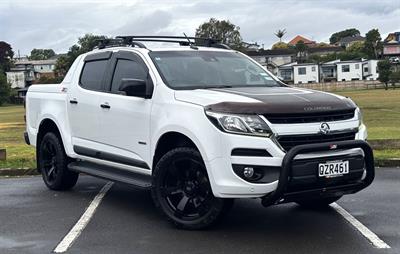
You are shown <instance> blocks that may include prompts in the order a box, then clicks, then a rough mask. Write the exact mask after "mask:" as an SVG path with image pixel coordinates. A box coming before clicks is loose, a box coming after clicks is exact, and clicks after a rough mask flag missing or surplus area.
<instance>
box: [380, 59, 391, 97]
mask: <svg viewBox="0 0 400 254" xmlns="http://www.w3.org/2000/svg"><path fill="white" fill-rule="evenodd" d="M390 67H391V65H390V62H389V60H382V61H379V62H378V71H379V77H378V80H379V81H380V82H382V83H384V84H385V89H386V90H387V89H388V83H389V80H390V75H391V70H390Z"/></svg>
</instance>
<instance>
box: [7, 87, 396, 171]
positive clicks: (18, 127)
mask: <svg viewBox="0 0 400 254" xmlns="http://www.w3.org/2000/svg"><path fill="white" fill-rule="evenodd" d="M337 93H338V94H341V95H344V96H349V97H351V98H352V99H353V100H354V101H355V102H356V103H357V104H358V105H359V106H360V108H361V110H362V112H363V115H364V123H365V124H366V125H367V127H368V139H370V140H372V139H400V89H398V90H387V91H385V90H381V89H378V90H359V91H345V92H337ZM23 116H24V108H23V107H22V106H4V107H0V148H6V149H7V160H6V161H0V168H34V167H35V166H36V163H35V150H34V148H32V147H31V146H28V145H26V144H25V141H24V138H23V132H24V129H25V124H24V118H23ZM374 153H375V157H376V159H387V158H400V150H399V149H386V150H375V151H374Z"/></svg>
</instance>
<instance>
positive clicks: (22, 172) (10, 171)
mask: <svg viewBox="0 0 400 254" xmlns="http://www.w3.org/2000/svg"><path fill="white" fill-rule="evenodd" d="M34 175H40V173H39V172H38V171H37V170H36V168H1V169H0V177H2V176H6V177H13V176H34Z"/></svg>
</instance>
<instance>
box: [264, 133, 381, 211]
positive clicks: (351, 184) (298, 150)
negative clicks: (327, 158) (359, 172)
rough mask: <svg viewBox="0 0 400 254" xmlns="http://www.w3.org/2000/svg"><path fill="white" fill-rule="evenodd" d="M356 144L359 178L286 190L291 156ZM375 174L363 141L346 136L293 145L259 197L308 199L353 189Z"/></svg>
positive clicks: (266, 202)
mask: <svg viewBox="0 0 400 254" xmlns="http://www.w3.org/2000/svg"><path fill="white" fill-rule="evenodd" d="M354 148H358V149H361V150H362V151H363V158H364V168H365V171H364V174H363V176H362V177H361V178H360V179H357V180H355V181H348V182H344V183H342V184H338V185H330V186H329V185H325V186H317V187H315V185H310V187H309V188H306V189H302V190H295V191H293V190H290V188H289V187H290V186H291V184H292V183H293V181H294V177H293V165H294V163H295V157H296V156H298V155H299V154H307V153H312V152H321V151H332V150H346V149H354ZM374 177H375V168H374V157H373V152H372V149H371V147H370V146H369V145H368V143H367V142H365V141H362V140H350V141H340V142H335V143H332V142H329V143H320V144H311V145H299V146H296V147H293V148H292V149H291V150H290V151H289V152H288V153H286V155H285V157H284V158H283V161H282V168H281V171H280V175H279V180H278V183H277V186H276V189H275V190H274V191H273V192H271V193H269V194H267V195H266V196H264V197H263V198H262V204H263V205H264V206H269V205H273V204H276V203H283V202H291V201H296V200H301V199H311V198H318V197H332V196H341V195H345V194H351V193H356V192H358V191H360V190H362V189H364V188H366V187H367V186H368V185H370V184H371V183H372V181H373V180H374Z"/></svg>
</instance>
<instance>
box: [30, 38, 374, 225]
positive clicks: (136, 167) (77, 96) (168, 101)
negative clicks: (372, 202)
mask: <svg viewBox="0 0 400 254" xmlns="http://www.w3.org/2000/svg"><path fill="white" fill-rule="evenodd" d="M154 41H158V42H162V43H163V46H165V45H166V44H168V43H174V44H172V45H173V46H168V47H153V48H149V47H146V45H145V44H144V43H146V44H148V42H150V44H151V43H153V44H154ZM175 44H177V46H175ZM26 125H27V126H26V133H25V140H26V142H27V143H28V144H30V145H32V146H35V147H36V156H37V169H38V170H39V171H40V172H41V174H42V176H43V180H44V183H45V184H46V185H47V187H48V188H49V189H51V190H66V189H70V188H72V187H73V186H74V185H75V184H76V182H77V179H78V176H79V173H85V174H88V175H93V176H97V177H101V178H104V179H109V180H112V181H116V182H122V183H126V184H130V185H133V186H136V187H139V188H144V189H149V190H151V193H152V198H153V199H154V203H155V206H156V207H157V208H159V209H160V210H161V211H162V213H163V214H164V215H165V216H166V218H168V219H169V220H170V221H172V222H173V223H174V224H175V225H176V226H177V227H180V228H185V229H200V228H205V227H208V226H210V225H212V224H213V223H215V222H216V221H218V219H220V218H221V217H223V215H224V214H225V213H226V212H227V211H228V210H229V209H230V208H231V206H232V203H233V200H234V199H237V198H260V199H261V203H262V204H263V205H264V206H270V205H275V204H281V203H286V202H296V203H298V204H299V205H301V206H306V207H321V206H327V205H329V204H330V203H332V202H335V201H336V200H338V199H339V198H341V197H342V196H343V195H346V194H351V193H355V192H358V191H360V190H361V189H363V188H365V187H367V186H368V185H369V184H371V182H372V181H373V179H374V161H373V154H372V150H371V148H370V146H369V145H368V143H367V142H366V141H365V140H366V138H367V131H366V127H365V125H364V124H363V122H362V117H361V112H360V109H359V108H358V107H357V105H356V104H355V103H354V102H353V101H352V100H351V99H349V98H347V97H343V96H339V95H335V94H330V93H326V92H319V91H313V90H308V89H300V88H297V87H291V86H288V85H286V84H284V83H282V82H281V81H280V80H279V79H278V78H277V77H275V76H274V75H272V74H271V73H270V72H269V71H268V70H266V69H265V68H264V67H263V66H261V65H260V64H258V63H257V62H256V61H254V60H253V59H251V58H249V57H247V56H246V55H244V54H242V53H240V52H238V51H235V50H231V49H230V48H229V47H227V46H225V45H223V44H220V43H218V41H216V40H213V39H200V38H194V37H189V38H188V37H166V36H165V37H157V38H156V37H154V36H148V37H135V36H121V37H117V38H116V39H108V40H104V41H100V44H99V46H98V47H97V48H96V49H94V50H93V51H91V52H89V53H86V54H83V55H80V56H79V57H78V58H77V59H76V60H75V62H74V63H73V65H72V66H71V68H70V70H69V71H68V73H67V75H66V77H65V79H64V80H63V81H62V83H61V84H51V85H32V86H31V87H30V88H29V90H28V93H27V97H26Z"/></svg>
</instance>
